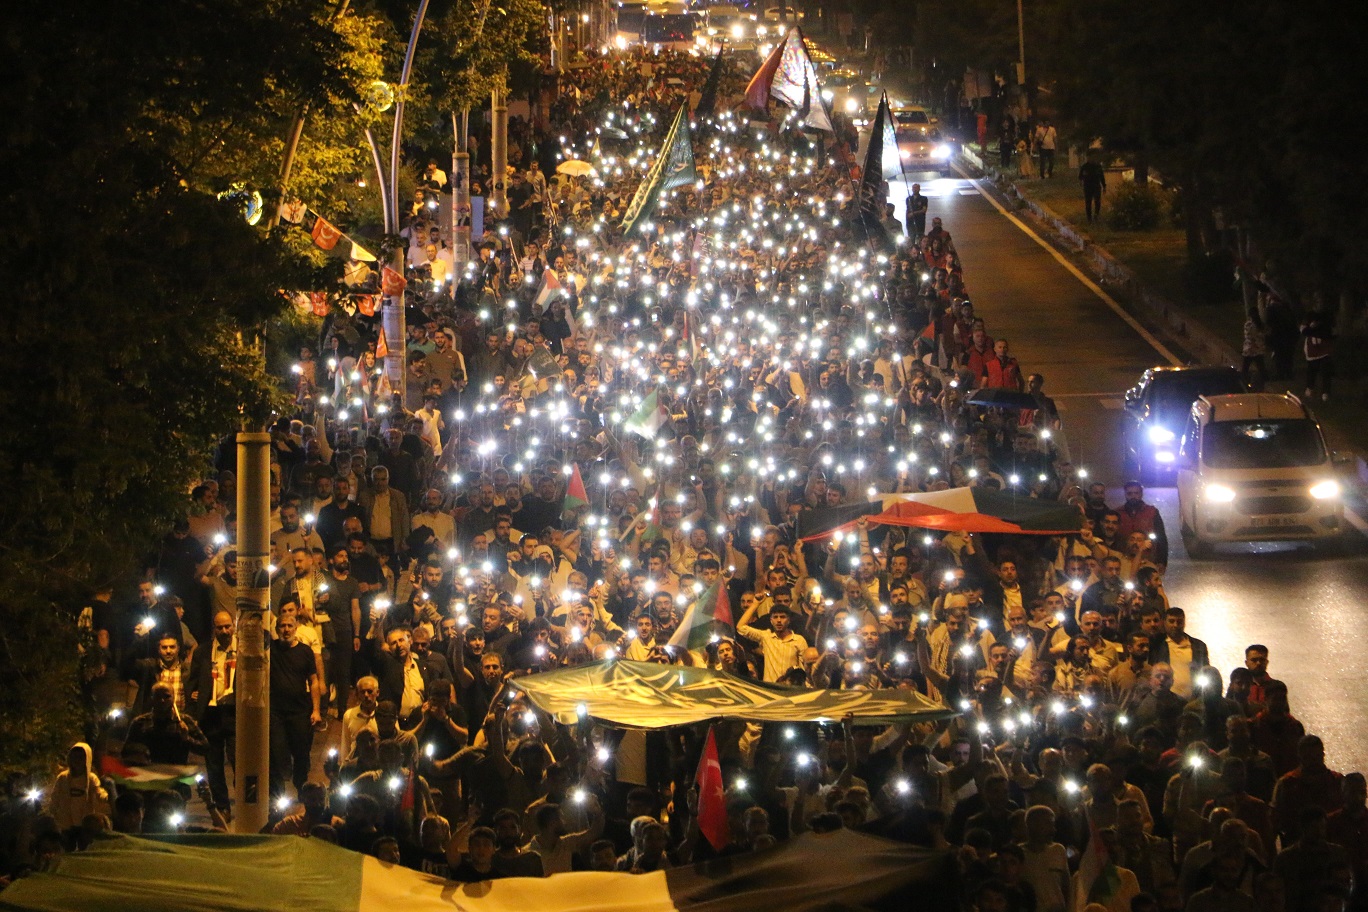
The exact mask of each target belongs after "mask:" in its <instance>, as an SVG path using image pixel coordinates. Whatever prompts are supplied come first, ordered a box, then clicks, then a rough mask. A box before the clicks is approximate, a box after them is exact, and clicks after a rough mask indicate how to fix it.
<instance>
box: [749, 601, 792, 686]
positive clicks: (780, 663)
mask: <svg viewBox="0 0 1368 912" xmlns="http://www.w3.org/2000/svg"><path fill="white" fill-rule="evenodd" d="M755 608H756V606H755V605H751V606H750V607H749V608H747V609H746V613H745V614H743V615H741V619H740V620H739V621H737V622H736V632H737V633H739V634H741V635H742V636H743V637H746V638H747V639H751V640H754V641H756V642H757V643H759V644H760V650H761V654H762V655H763V656H764V659H765V669H764V675H763V677H764V679H765V680H766V681H770V682H773V681H778V680H779V679H780V678H782V677H783V676H784V673H785V672H787V671H788V670H789V669H790V668H801V667H802V658H803V650H805V649H807V648H808V644H807V640H805V639H803V638H802V637H801V636H799V635H798V634H796V633H794V632H793V631H792V630H791V629H789V610H788V607H787V606H784V605H780V604H777V603H776V604H773V605H771V606H770V610H769V622H770V629H769V630H760V629H758V628H756V627H751V626H750V621H751V619H752V618H753V617H754V616H755Z"/></svg>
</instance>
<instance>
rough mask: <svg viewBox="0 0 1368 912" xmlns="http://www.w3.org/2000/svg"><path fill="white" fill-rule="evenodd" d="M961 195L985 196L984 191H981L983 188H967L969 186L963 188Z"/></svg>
mask: <svg viewBox="0 0 1368 912" xmlns="http://www.w3.org/2000/svg"><path fill="white" fill-rule="evenodd" d="M959 195H960V196H983V191H981V190H970V189H967V188H966V189H964V190H961V191H960V192H959Z"/></svg>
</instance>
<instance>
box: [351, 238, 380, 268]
mask: <svg viewBox="0 0 1368 912" xmlns="http://www.w3.org/2000/svg"><path fill="white" fill-rule="evenodd" d="M351 245H352V249H351V258H352V259H353V260H365V261H366V262H367V263H374V262H375V254H373V253H371V252H370V251H369V250H367V249H366V248H365V247H362V246H361V245H360V244H358V243H356V241H352V242H351Z"/></svg>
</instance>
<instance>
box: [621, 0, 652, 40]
mask: <svg viewBox="0 0 1368 912" xmlns="http://www.w3.org/2000/svg"><path fill="white" fill-rule="evenodd" d="M647 7H648V4H647V2H646V0H618V2H617V7H616V13H617V16H616V19H617V36H616V39H615V40H616V44H617V45H618V47H623V46H625V45H627V44H631V43H633V42H636V41H640V40H641V26H642V24H643V23H644V22H645V21H646V10H647Z"/></svg>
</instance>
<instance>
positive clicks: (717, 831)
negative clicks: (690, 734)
mask: <svg viewBox="0 0 1368 912" xmlns="http://www.w3.org/2000/svg"><path fill="white" fill-rule="evenodd" d="M714 728H715V727H709V728H708V740H707V741H706V742H704V744H703V756H701V757H699V758H698V774H697V775H696V776H695V777H694V783H695V784H696V785H697V786H698V831H699V832H700V833H702V834H703V835H704V836H705V837H706V838H707V840H708V842H709V843H711V844H712V847H713V848H714V849H717V850H718V851H721V850H722V848H723V847H724V846H726V845H727V843H729V842H731V831H730V830H729V828H728V827H727V793H726V788H725V786H724V785H723V784H722V763H721V761H720V760H718V759H717V738H716V735H715V732H714Z"/></svg>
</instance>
